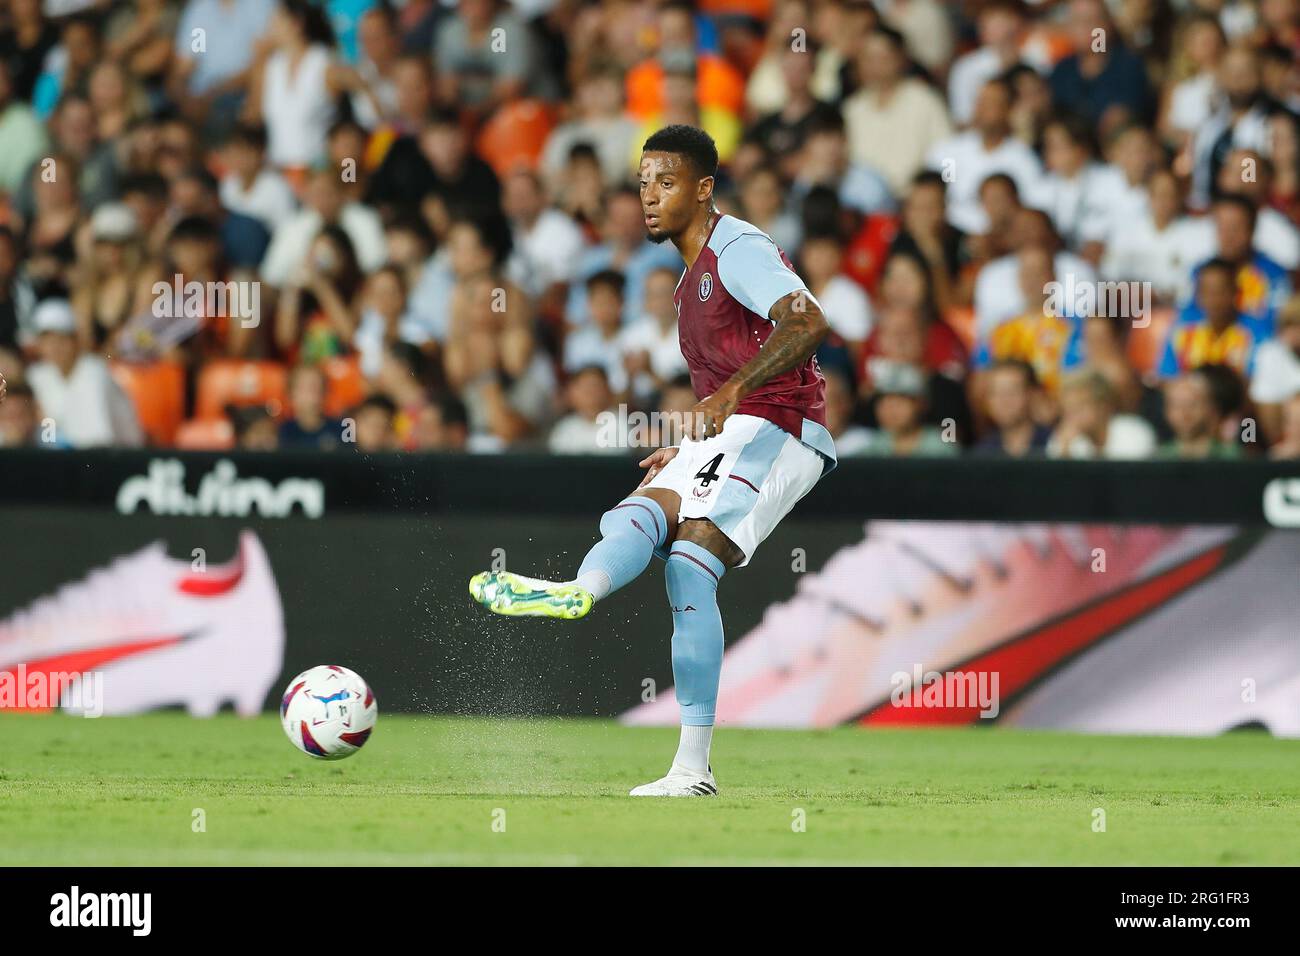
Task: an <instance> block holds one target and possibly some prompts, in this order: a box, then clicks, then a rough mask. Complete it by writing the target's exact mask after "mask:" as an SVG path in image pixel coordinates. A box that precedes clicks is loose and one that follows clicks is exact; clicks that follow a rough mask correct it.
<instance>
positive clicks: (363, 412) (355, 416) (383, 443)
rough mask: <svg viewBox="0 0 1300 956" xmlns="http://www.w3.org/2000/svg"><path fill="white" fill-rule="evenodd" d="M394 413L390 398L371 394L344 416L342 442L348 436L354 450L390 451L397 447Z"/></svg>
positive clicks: (365, 452) (395, 409) (371, 452)
mask: <svg viewBox="0 0 1300 956" xmlns="http://www.w3.org/2000/svg"><path fill="white" fill-rule="evenodd" d="M396 415H397V407H396V406H395V405H394V404H393V400H392V399H391V398H388V397H387V396H385V395H371V396H370V397H369V398H367V399H366V400H365V401H363V402H362V403H361V404H360V405H358V406H357V407H356V408H354V409H352V410H351V411H350V412H349V413H348V416H347V417H346V418H344V420H343V426H344V428H343V436H344V442H347V441H348V440H349V438H350V439H351V443H352V445H353V446H354V447H355V448H356V450H357V451H359V452H362V453H364V454H367V455H369V454H374V453H375V452H383V451H392V450H393V449H394V448H396V447H397V436H396V434H395V433H394V431H393V418H394V417H395V416H396ZM349 425H350V426H351V427H350V428H349V427H348V426H349ZM349 432H351V434H350V435H349Z"/></svg>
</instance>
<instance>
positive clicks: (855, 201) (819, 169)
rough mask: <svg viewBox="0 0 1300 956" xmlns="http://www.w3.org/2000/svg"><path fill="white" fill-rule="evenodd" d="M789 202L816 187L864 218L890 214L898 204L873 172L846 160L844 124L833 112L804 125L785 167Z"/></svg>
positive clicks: (846, 145)
mask: <svg viewBox="0 0 1300 956" xmlns="http://www.w3.org/2000/svg"><path fill="white" fill-rule="evenodd" d="M786 165H787V167H793V168H792V169H790V172H789V175H790V176H791V177H792V179H793V182H792V183H791V185H790V197H789V198H790V200H791V201H792V202H798V201H800V200H801V199H802V197H804V196H806V195H807V194H808V193H809V192H810V191H811V190H812V189H813V187H815V186H825V187H827V188H829V189H833V190H834V191H835V193H836V195H838V196H839V199H840V203H841V204H842V205H843V206H845V207H846V208H848V209H854V210H856V211H858V212H860V213H863V214H865V215H870V214H871V213H877V212H893V211H894V209H895V206H896V205H897V203H896V202H895V200H894V197H893V195H892V194H891V193H890V191H889V184H888V183H887V182H885V179H884V177H882V176H881V175H880V174H879V173H878V172H876V170H875V169H873V168H871V167H870V166H865V165H863V164H862V163H857V162H853V161H851V160H850V159H849V141H848V136H847V135H846V134H845V130H844V120H843V118H842V117H841V116H840V114H839V113H838V112H836V111H835V110H827V109H822V110H819V111H818V112H817V113H816V114H814V115H813V116H812V117H811V118H809V120H808V121H807V122H806V123H805V124H804V128H803V129H802V130H801V132H800V137H799V152H798V155H797V157H795V159H794V161H793V162H792V163H787V164H786Z"/></svg>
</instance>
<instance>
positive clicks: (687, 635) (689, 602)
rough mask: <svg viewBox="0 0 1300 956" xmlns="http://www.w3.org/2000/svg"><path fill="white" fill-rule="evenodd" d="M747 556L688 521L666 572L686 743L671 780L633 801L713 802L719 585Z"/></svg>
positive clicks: (715, 532)
mask: <svg viewBox="0 0 1300 956" xmlns="http://www.w3.org/2000/svg"><path fill="white" fill-rule="evenodd" d="M744 559H745V554H744V552H743V551H741V550H740V549H739V548H738V547H737V546H736V545H735V544H734V543H732V541H730V540H729V539H728V538H727V536H726V535H725V534H723V533H722V531H720V530H719V529H718V527H717V525H715V524H714V523H713V522H712V521H709V520H708V519H707V518H701V519H691V520H687V521H683V522H682V523H681V525H680V527H679V528H678V531H677V537H676V540H674V541H673V544H672V549H671V551H670V552H669V556H668V563H667V564H666V565H665V566H664V580H665V582H666V585H667V590H668V603H669V605H670V606H671V607H672V611H673V639H672V658H673V684H674V689H675V692H676V694H677V706H678V708H679V710H680V712H681V722H682V729H681V737H680V739H679V742H678V745H677V754H676V756H674V757H673V764H672V767H671V768H670V769H669V771H668V775H667V776H665V777H664V778H662V779H661V780H656V781H655V782H654V783H648V784H645V785H644V786H640V787H637V788H636V789H635V790H633V791H632V796H634V797H658V796H701V797H703V796H713V795H714V794H716V793H717V792H718V790H717V785H716V784H715V783H714V780H713V771H712V768H711V767H710V766H709V747H710V745H711V744H712V741H713V719H714V712H715V711H716V709H717V702H718V682H719V679H720V678H721V676H722V646H723V643H724V641H723V633H722V612H721V611H719V610H718V584H719V582H721V580H722V576H723V574H725V573H726V571H727V569H728V568H732V567H735V566H736V565H737V564H739V563H740V562H741V561H743V560H744Z"/></svg>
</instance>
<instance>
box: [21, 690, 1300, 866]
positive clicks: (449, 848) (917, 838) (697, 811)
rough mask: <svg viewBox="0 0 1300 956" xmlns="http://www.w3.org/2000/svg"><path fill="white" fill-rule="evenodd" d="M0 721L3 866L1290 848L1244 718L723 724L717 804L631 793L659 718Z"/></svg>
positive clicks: (1282, 750)
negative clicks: (1101, 826)
mask: <svg viewBox="0 0 1300 956" xmlns="http://www.w3.org/2000/svg"><path fill="white" fill-rule="evenodd" d="M0 731H2V732H3V738H2V739H3V744H0V834H3V835H4V839H3V840H0V864H37V865H41V864H59V865H136V864H179V865H186V864H217V865H221V864H239V865H259V864H303V865H307V864H310V865H320V864H331V863H332V864H353V863H355V864H583V863H592V864H625V863H627V864H630V863H649V864H672V865H689V864H699V863H702V864H731V863H741V864H745V863H884V864H895V863H899V864H901V863H918V864H977V863H996V864H1192V865H1196V864H1212V865H1224V864H1295V863H1298V862H1300V741H1296V740H1275V739H1272V738H1270V737H1268V736H1266V735H1263V734H1258V733H1251V732H1241V733H1236V734H1232V735H1230V736H1225V737H1219V738H1213V739H1179V738H1137V737H1085V736H1076V735H1070V734H1059V733H1043V732H1039V733H1031V732H1024V731H1014V730H1007V729H996V728H991V729H969V730H965V729H963V730H886V731H880V730H873V731H863V730H861V729H856V728H839V729H835V730H827V731H812V732H795V731H758V730H729V729H723V730H722V731H720V732H719V734H718V735H717V738H716V739H715V743H714V755H713V756H714V767H715V770H716V772H717V776H718V783H719V786H720V788H721V790H722V795H721V796H720V797H718V798H714V799H692V800H632V799H629V798H628V797H627V796H626V793H627V790H628V789H629V788H630V787H632V786H634V785H636V784H639V783H644V782H646V781H647V780H650V779H653V778H654V777H657V776H659V775H660V774H661V773H662V772H663V771H664V769H665V768H666V767H667V764H668V762H669V759H670V758H671V756H672V752H673V748H674V747H675V745H676V730H674V729H666V730H658V729H632V728H626V727H622V726H619V725H618V724H616V723H614V722H612V721H598V720H488V719H450V718H429V717H424V718H421V717H402V716H393V715H382V716H381V717H380V721H379V725H378V728H377V729H376V731H375V735H374V737H372V738H371V740H370V742H369V743H368V744H367V746H366V748H365V749H364V750H363V751H361V753H359V754H357V755H356V756H354V757H352V758H351V759H348V760H344V761H339V762H331V763H326V762H320V761H313V760H310V759H309V758H307V757H304V756H301V755H299V754H298V753H297V752H296V751H294V750H293V748H292V747H291V746H290V744H289V743H288V742H287V741H286V740H285V738H284V735H283V734H282V733H281V731H280V728H279V726H278V725H277V721H276V719H275V718H274V717H273V716H266V717H262V718H258V719H255V720H240V719H238V718H235V717H233V716H227V715H223V716H220V717H217V718H215V719H212V720H192V719H190V718H188V717H185V716H183V715H181V714H178V713H163V714H154V715H149V716H144V717H133V718H103V719H100V720H85V719H80V718H74V717H67V716H63V715H28V714H6V715H0ZM199 809H201V810H202V811H203V816H204V822H205V824H206V832H195V828H194V820H195V819H196V818H195V811H196V810H199ZM1097 809H1100V810H1103V811H1105V832H1096V831H1095V830H1094V820H1095V819H1096V817H1095V814H1094V811H1095V810H1097ZM500 811H504V817H502V814H501V812H500ZM798 811H802V812H803V816H804V819H805V821H806V828H805V829H804V831H803V832H796V830H795V826H794V825H795V824H797V823H798V818H799V813H798ZM502 820H504V824H505V827H504V832H496V831H495V830H494V828H493V824H494V821H497V822H498V826H499V823H500V822H501V821H502Z"/></svg>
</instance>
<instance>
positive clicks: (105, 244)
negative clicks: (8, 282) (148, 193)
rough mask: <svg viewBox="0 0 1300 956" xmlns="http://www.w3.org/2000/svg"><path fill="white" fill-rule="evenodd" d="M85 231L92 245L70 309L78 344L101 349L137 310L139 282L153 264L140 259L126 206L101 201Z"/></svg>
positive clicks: (132, 220) (134, 225) (136, 234)
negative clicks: (89, 236) (73, 314)
mask: <svg viewBox="0 0 1300 956" xmlns="http://www.w3.org/2000/svg"><path fill="white" fill-rule="evenodd" d="M90 234H91V239H92V240H93V248H92V249H91V253H90V258H89V261H87V262H85V263H84V265H83V269H82V271H81V274H80V276H79V282H78V283H77V287H76V290H75V291H74V292H73V294H72V308H73V311H74V312H75V313H76V315H77V339H78V343H79V344H80V346H81V348H82V349H85V350H87V351H95V350H99V349H103V348H105V346H106V345H107V344H108V343H109V341H110V340H111V339H112V338H113V337H114V336H115V335H116V334H117V333H118V332H119V331H120V330H121V329H122V328H124V327H125V326H126V324H127V322H128V321H129V320H130V319H131V318H132V317H133V316H134V315H135V313H136V312H137V311H138V309H139V306H140V305H141V292H142V290H141V285H142V284H144V283H148V282H149V279H150V278H151V276H152V269H150V268H149V265H148V264H147V263H146V262H144V260H143V251H142V249H141V245H140V234H139V227H138V224H137V223H136V218H135V213H134V212H133V211H132V210H131V207H130V206H127V205H124V204H122V203H105V204H104V205H102V206H100V207H99V208H98V209H96V210H95V214H94V215H93V216H92V217H91V220H90ZM150 284H151V283H150Z"/></svg>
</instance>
